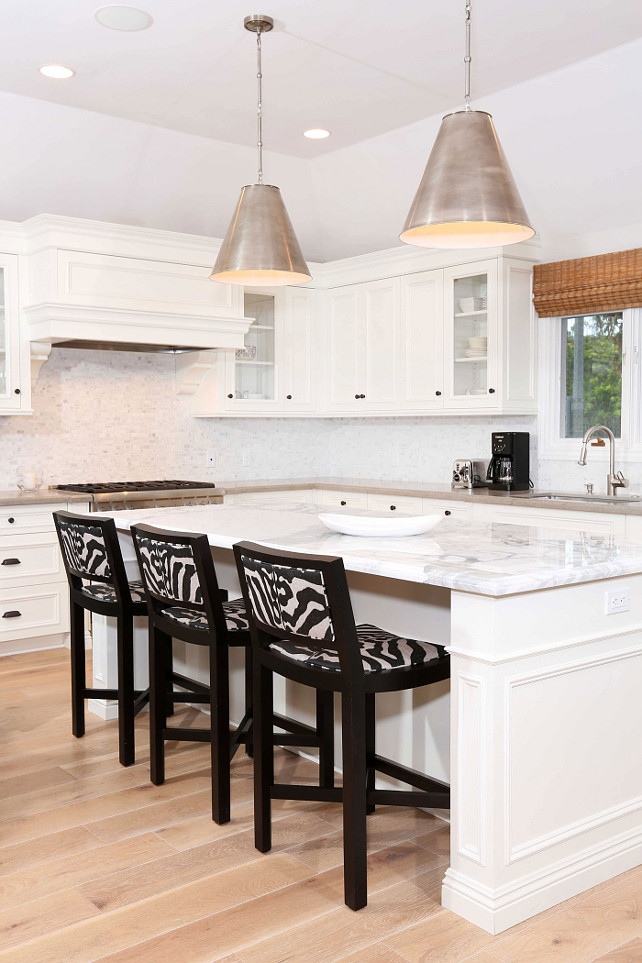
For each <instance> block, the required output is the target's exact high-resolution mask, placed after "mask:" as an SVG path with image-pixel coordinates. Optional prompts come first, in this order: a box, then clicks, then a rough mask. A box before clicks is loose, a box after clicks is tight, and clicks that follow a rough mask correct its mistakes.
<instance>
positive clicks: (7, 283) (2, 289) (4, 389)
mask: <svg viewBox="0 0 642 963" xmlns="http://www.w3.org/2000/svg"><path fill="white" fill-rule="evenodd" d="M18 325H19V319H18V258H17V256H16V255H14V254H0V414H16V413H18V412H20V411H21V410H22V409H23V403H27V404H28V401H29V399H28V397H25V396H23V392H22V385H21V382H20V343H19V327H18Z"/></svg>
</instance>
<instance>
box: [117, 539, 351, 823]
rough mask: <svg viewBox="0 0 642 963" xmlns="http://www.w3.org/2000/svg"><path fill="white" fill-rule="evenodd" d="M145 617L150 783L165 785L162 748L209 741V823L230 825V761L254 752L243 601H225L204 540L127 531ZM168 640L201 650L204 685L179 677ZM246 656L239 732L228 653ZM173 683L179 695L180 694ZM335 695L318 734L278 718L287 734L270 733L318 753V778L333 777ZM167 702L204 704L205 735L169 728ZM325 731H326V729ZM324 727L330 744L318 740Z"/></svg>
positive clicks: (323, 713)
mask: <svg viewBox="0 0 642 963" xmlns="http://www.w3.org/2000/svg"><path fill="white" fill-rule="evenodd" d="M131 532H132V537H133V540H134V547H135V549H136V555H137V557H138V563H139V567H140V573H141V576H142V580H143V586H144V590H145V594H146V597H147V604H148V615H149V664H150V745H151V748H150V754H151V780H152V782H153V783H155V784H156V785H160V784H161V783H162V782H163V781H164V778H165V741H166V740H173V739H176V740H180V741H196V742H209V743H210V745H211V758H212V818H213V819H214V821H215V822H217V823H225V822H228V821H229V819H230V762H231V760H232V759H233V758H234V755H235V753H236V751H237V749H238V748H239V746H240V745H242V744H245V745H246V747H247V748H248V750H249V753H251V752H252V741H253V728H252V698H251V674H252V669H251V651H250V633H249V625H248V620H247V617H246V614H245V603H244V601H243V599H238V600H236V601H233V602H228V601H226V600H225V599H226V598H227V595H226V593H224V592H221V590H220V589H219V586H218V581H217V578H216V571H215V568H214V562H213V560H212V552H211V549H210V547H209V543H208V540H207V536H206V535H195V534H191V533H185V532H168V531H163V530H162V529H158V528H152V527H151V526H148V525H134V526H132V529H131ZM172 638H176V639H179V640H180V641H182V642H187V643H189V644H192V645H200V646H206V647H207V648H208V649H209V654H210V660H209V661H210V679H209V686H207V685H202V684H200V683H197V682H194V681H193V680H191V679H187V678H186V677H185V676H182V675H177V674H176V673H175V672H174V671H173V666H172ZM230 646H242V647H243V648H244V649H245V667H246V686H245V697H246V705H245V714H244V716H243V719H242V721H241V722H240V724H239V726H238V728H237V729H236V730H234V731H232V732H230V728H229V651H228V649H229V647H230ZM174 683H176V684H178V685H179V686H180V687H181V689H182V690H186V691H180V690H177V689H176V688H175V687H174ZM331 698H332V694H331V693H330V694H329V698H328V697H327V696H326V698H325V699H322V700H321V707H320V711H319V714H318V716H317V727H316V728H312V727H310V726H305V725H302V724H300V723H297V722H293V721H292V720H289V719H286V718H284V717H282V716H274V717H273V719H272V717H271V718H270V725H272V724H274V725H276V726H278V727H279V728H283V729H286V733H285V734H282V733H279V734H275V735H274V739H275V740H276V741H277V744H278V745H282V746H283V745H297V746H300V745H309V746H317V747H319V746H320V747H321V748H320V752H321V754H322V756H323V772H324V773H325V774H326V776H327V774H328V773H334V758H333V748H332V727H331V716H332V706H331ZM171 702H192V703H197V704H198V703H205V704H209V706H210V712H211V726H210V728H209V729H191V728H180V727H175V726H173V727H168V726H167V714H168V706H169V704H170V703H171ZM328 725H329V730H328ZM324 726H325V731H326V732H327V733H328V738H326V739H325V740H323V739H322V737H321V735H320V730H321V727H324Z"/></svg>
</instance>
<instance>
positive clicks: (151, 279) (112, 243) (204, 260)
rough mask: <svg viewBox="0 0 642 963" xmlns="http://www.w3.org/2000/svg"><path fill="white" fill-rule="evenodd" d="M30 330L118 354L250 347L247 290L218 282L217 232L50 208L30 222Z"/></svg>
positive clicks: (26, 317) (25, 302)
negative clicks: (56, 213) (110, 220)
mask: <svg viewBox="0 0 642 963" xmlns="http://www.w3.org/2000/svg"><path fill="white" fill-rule="evenodd" d="M21 227H22V228H23V230H24V239H25V250H24V253H25V258H24V260H23V264H25V266H26V270H25V271H24V277H25V281H26V283H25V284H24V286H23V297H22V309H21V314H22V323H23V331H24V332H25V334H26V336H27V337H28V339H29V340H30V341H31V342H32V343H37V344H40V345H47V344H49V345H59V346H61V347H73V348H101V349H107V350H111V351H118V350H126V351H165V352H184V351H212V350H216V349H221V348H222V349H226V350H234V349H235V348H242V347H243V346H244V335H245V334H246V333H247V330H248V328H249V325H250V323H251V320H250V319H247V318H245V317H244V316H243V291H242V290H241V289H238V288H236V287H234V286H232V285H226V284H219V283H216V282H214V281H211V280H210V279H209V273H210V270H211V265H212V259H213V257H215V255H216V250H217V247H218V246H219V245H220V242H219V241H217V240H215V239H212V238H202V237H195V236H193V235H186V234H174V233H170V232H167V231H155V230H147V229H144V228H136V227H128V226H125V225H120V224H103V223H99V222H95V221H84V220H78V219H76V218H64V217H53V216H50V215H41V216H39V217H35V218H32V219H31V220H30V221H26V222H25V223H24V224H23V225H21Z"/></svg>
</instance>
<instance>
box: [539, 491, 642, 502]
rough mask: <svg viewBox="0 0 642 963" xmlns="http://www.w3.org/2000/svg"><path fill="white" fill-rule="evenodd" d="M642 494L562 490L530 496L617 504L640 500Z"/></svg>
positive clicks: (563, 500)
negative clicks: (577, 492) (576, 493)
mask: <svg viewBox="0 0 642 963" xmlns="http://www.w3.org/2000/svg"><path fill="white" fill-rule="evenodd" d="M641 497H642V496H640V495H573V494H572V493H570V492H569V493H568V494H566V493H565V492H560V493H558V494H553V493H550V492H549V493H546V492H545V493H543V494H542V495H531V496H530V498H532V499H534V498H541V499H544V500H545V501H549V502H603V503H606V504H608V505H617V504H618V502H619V503H622V502H639V501H640V498H641Z"/></svg>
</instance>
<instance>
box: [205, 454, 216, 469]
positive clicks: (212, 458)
mask: <svg viewBox="0 0 642 963" xmlns="http://www.w3.org/2000/svg"><path fill="white" fill-rule="evenodd" d="M205 464H206V465H207V467H208V468H214V465H215V464H216V455H214V454H208V455H206V456H205Z"/></svg>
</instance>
